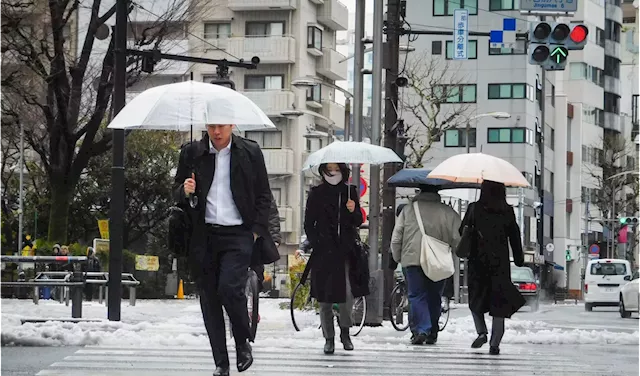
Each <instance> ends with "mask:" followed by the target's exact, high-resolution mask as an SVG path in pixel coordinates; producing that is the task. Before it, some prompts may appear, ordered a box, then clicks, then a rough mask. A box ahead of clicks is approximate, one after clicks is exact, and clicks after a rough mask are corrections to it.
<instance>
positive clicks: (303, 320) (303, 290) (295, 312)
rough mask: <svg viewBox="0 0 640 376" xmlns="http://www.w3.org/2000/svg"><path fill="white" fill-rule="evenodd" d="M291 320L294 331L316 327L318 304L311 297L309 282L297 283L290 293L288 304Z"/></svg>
mask: <svg viewBox="0 0 640 376" xmlns="http://www.w3.org/2000/svg"><path fill="white" fill-rule="evenodd" d="M289 310H290V312H291V322H292V323H293V327H294V328H295V330H296V331H298V332H299V331H301V330H303V329H305V328H318V323H319V321H320V320H319V318H318V304H317V303H316V301H315V299H313V298H312V297H311V288H310V287H309V284H308V283H306V284H304V285H301V284H298V285H297V286H296V288H295V289H294V290H293V294H291V301H290V305H289Z"/></svg>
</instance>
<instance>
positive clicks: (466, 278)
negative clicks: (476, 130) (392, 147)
mask: <svg viewBox="0 0 640 376" xmlns="http://www.w3.org/2000/svg"><path fill="white" fill-rule="evenodd" d="M465 133H466V139H465V144H466V148H467V154H469V153H471V142H469V140H470V139H469V134H470V133H471V120H467V130H466V132H465ZM465 203H466V205H465V209H464V212H465V215H466V214H467V211H468V210H469V200H465ZM460 214H462V208H460ZM462 263H463V265H464V274H463V276H462V287H464V289H465V293H464V295H463V297H464V300H463V303H467V302H468V301H469V273H467V271H468V270H469V268H468V266H469V262H468V260H467V259H466V258H465V259H463V260H462Z"/></svg>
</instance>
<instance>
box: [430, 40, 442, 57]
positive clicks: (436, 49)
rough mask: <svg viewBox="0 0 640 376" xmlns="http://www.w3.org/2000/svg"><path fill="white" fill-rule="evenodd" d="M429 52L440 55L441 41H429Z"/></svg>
mask: <svg viewBox="0 0 640 376" xmlns="http://www.w3.org/2000/svg"><path fill="white" fill-rule="evenodd" d="M431 54H432V55H442V41H441V40H434V41H432V42H431Z"/></svg>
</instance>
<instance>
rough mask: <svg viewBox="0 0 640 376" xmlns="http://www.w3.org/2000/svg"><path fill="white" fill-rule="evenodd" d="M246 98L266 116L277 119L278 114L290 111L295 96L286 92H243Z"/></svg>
mask: <svg viewBox="0 0 640 376" xmlns="http://www.w3.org/2000/svg"><path fill="white" fill-rule="evenodd" d="M242 94H244V95H245V96H246V97H247V98H249V99H251V101H252V102H253V103H255V104H256V105H258V107H260V109H261V110H262V111H264V113H265V114H266V115H267V116H272V117H279V116H282V115H280V113H281V112H282V111H285V110H287V109H291V104H292V103H293V102H294V101H295V94H293V92H291V91H287V90H265V91H243V92H242Z"/></svg>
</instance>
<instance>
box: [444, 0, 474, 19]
mask: <svg viewBox="0 0 640 376" xmlns="http://www.w3.org/2000/svg"><path fill="white" fill-rule="evenodd" d="M461 8H464V9H466V10H468V11H469V15H471V16H475V15H477V14H478V0H433V15H434V16H453V11H454V10H456V9H461Z"/></svg>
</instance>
